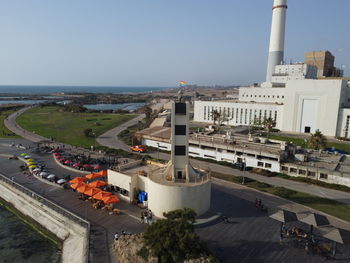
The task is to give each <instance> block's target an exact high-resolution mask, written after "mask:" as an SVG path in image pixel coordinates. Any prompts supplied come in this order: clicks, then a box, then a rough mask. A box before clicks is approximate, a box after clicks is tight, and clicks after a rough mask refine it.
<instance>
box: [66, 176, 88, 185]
mask: <svg viewBox="0 0 350 263" xmlns="http://www.w3.org/2000/svg"><path fill="white" fill-rule="evenodd" d="M86 179H87V178H85V177H75V178H73V179H72V180H70V181H69V182H70V183H72V184H76V183H81V182H82V181H85V180H86Z"/></svg>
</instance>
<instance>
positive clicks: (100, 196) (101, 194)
mask: <svg viewBox="0 0 350 263" xmlns="http://www.w3.org/2000/svg"><path fill="white" fill-rule="evenodd" d="M111 195H112V193H110V192H105V191H101V192H99V193H97V194H95V195H93V196H92V198H93V199H96V200H103V198H106V197H108V196H111Z"/></svg>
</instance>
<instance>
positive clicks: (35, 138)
mask: <svg viewBox="0 0 350 263" xmlns="http://www.w3.org/2000/svg"><path fill="white" fill-rule="evenodd" d="M32 107H33V106H28V107H25V108H22V109H20V110H19V111H16V112H14V113H12V114H11V115H10V116H8V117H7V118H6V119H5V121H4V124H5V126H6V127H7V128H8V129H9V130H10V131H12V132H14V133H16V134H17V135H19V136H21V137H23V138H25V139H27V140H29V141H32V142H40V141H43V140H47V138H45V137H43V136H40V135H38V134H35V133H32V132H29V131H26V130H25V129H23V128H22V127H20V126H19V125H18V124H17V123H16V118H17V117H18V116H19V115H21V114H22V113H23V112H25V111H27V110H29V109H31V108H32Z"/></svg>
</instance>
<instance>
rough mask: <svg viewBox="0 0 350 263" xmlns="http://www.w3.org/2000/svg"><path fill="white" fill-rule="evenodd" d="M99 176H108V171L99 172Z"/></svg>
mask: <svg viewBox="0 0 350 263" xmlns="http://www.w3.org/2000/svg"><path fill="white" fill-rule="evenodd" d="M97 174H100V175H101V176H107V170H102V171H99V172H97Z"/></svg>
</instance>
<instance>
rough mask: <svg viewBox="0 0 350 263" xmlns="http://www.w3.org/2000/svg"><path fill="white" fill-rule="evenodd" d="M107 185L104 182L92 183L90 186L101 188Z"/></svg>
mask: <svg viewBox="0 0 350 263" xmlns="http://www.w3.org/2000/svg"><path fill="white" fill-rule="evenodd" d="M106 184H107V183H106V182H103V181H95V182H92V183H89V184H88V186H91V187H94V188H96V187H101V186H104V185H106Z"/></svg>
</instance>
